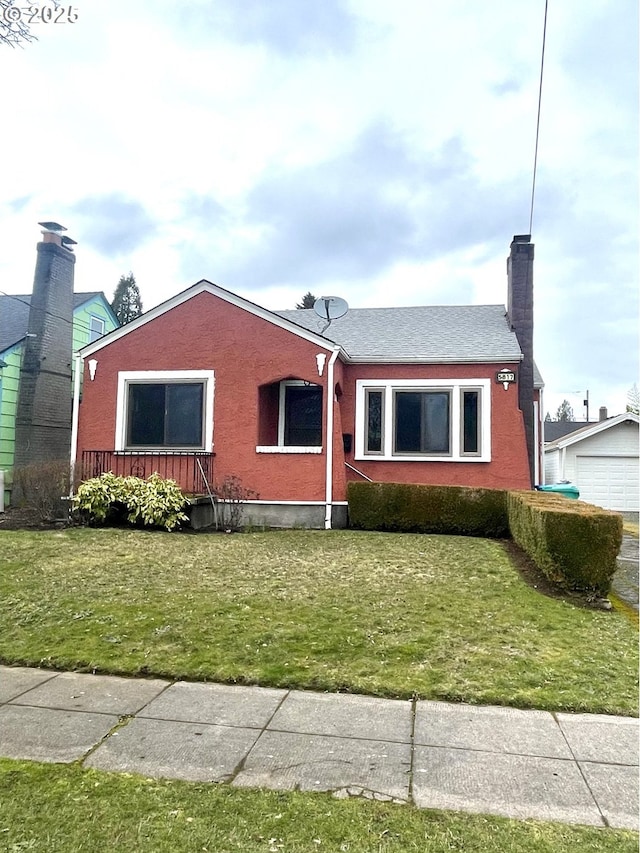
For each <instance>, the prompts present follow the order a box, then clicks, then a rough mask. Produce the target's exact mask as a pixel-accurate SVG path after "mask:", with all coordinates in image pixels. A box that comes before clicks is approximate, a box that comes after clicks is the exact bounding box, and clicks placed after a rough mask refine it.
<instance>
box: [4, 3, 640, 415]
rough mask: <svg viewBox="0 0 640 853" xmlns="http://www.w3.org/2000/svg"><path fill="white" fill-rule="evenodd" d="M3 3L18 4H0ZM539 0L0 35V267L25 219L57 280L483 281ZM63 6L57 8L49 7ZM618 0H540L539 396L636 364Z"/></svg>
mask: <svg viewBox="0 0 640 853" xmlns="http://www.w3.org/2000/svg"><path fill="white" fill-rule="evenodd" d="M16 5H23V6H27V5H28V4H27V3H24V4H18V3H16ZM544 6H545V4H544V0H511V2H508V3H506V2H504V0H482V2H480V0H447V2H446V3H442V2H439V3H436V2H434V0H393V2H391V0H322V2H317V1H316V0H209V2H204V0H188V2H183V3H177V2H169V1H168V0H154V1H153V2H152V0H79V2H78V5H77V6H75V7H74V9H75V11H76V12H77V20H76V21H75V22H74V23H59V24H53V23H50V24H44V23H41V24H39V25H38V26H37V27H36V28H35V29H34V31H35V32H36V34H37V35H38V38H39V40H38V41H37V42H34V43H32V44H29V45H27V46H25V47H24V49H11V48H10V47H6V46H0V74H1V79H2V80H3V86H2V90H3V91H2V94H3V99H2V100H3V104H2V109H3V118H4V121H3V132H2V135H1V136H0V154H1V156H2V192H1V193H0V225H1V228H2V236H3V245H4V250H3V251H2V252H0V290H1V291H4V292H7V293H24V292H29V291H30V289H31V284H32V280H33V270H34V265H35V244H36V242H37V241H38V239H39V228H38V226H37V224H36V223H37V222H38V221H42V220H55V221H58V222H61V223H62V224H63V225H65V226H67V228H68V234H69V236H71V237H73V238H74V239H75V240H77V241H78V246H77V247H76V254H77V263H76V290H103V291H104V292H105V294H106V295H107V297H108V298H112V295H113V291H114V289H115V286H116V284H117V282H118V279H119V277H120V275H122V274H126V273H128V272H129V271H133V273H134V275H135V277H136V280H137V282H138V284H139V286H140V290H141V294H142V300H143V305H144V308H145V309H148V308H151V307H153V306H154V305H156V304H158V303H159V302H162V301H163V300H165V299H166V298H168V297H170V296H172V295H173V294H175V293H177V292H179V291H181V290H183V289H184V288H185V287H187V286H189V285H190V284H193V283H194V282H195V281H198V280H199V279H201V278H207V279H209V280H211V281H213V282H215V283H217V284H219V285H221V286H223V287H225V288H228V289H229V290H232V291H235V292H237V293H239V294H241V295H243V296H245V297H247V298H249V299H251V300H253V301H255V302H257V303H259V304H261V305H264V306H265V307H267V308H271V309H280V308H292V307H294V305H295V302H296V301H298V300H299V299H300V298H301V296H302V295H303V294H304V293H305V292H306V291H308V290H310V291H312V292H313V293H314V294H315V295H316V296H320V295H329V294H331V295H339V296H342V297H344V298H345V299H347V301H348V302H349V304H350V305H351V306H352V307H367V306H390V305H424V304H473V303H478V304H482V303H502V304H504V303H505V301H506V272H505V259H506V256H507V254H508V250H509V243H510V241H511V238H512V236H513V235H514V234H526V233H529V215H530V204H531V183H532V172H533V157H534V144H535V130H536V111H537V103H538V85H539V73H540V58H541V47H542V33H543V21H544ZM65 8H67V7H65ZM637 15H638V12H637V3H636V0H589V3H584V0H549V12H548V23H547V40H546V53H545V72H544V83H543V92H542V117H541V126H540V146H539V155H538V173H537V183H536V201H535V208H534V217H533V229H532V235H533V237H532V239H533V242H534V243H535V246H536V261H535V272H534V277H535V324H536V333H535V346H536V360H537V362H538V365H539V367H540V370H541V371H542V373H543V376H544V379H545V382H546V390H545V409H546V410H549V411H551V413H552V414H554V413H555V410H556V408H557V406H558V405H559V403H560V402H561V401H562V399H563V398H567V399H568V400H569V401H570V403H571V404H572V406H573V408H574V412H575V415H576V418H577V419H583V418H584V416H585V410H584V407H583V405H582V402H583V399H584V397H585V395H586V391H587V390H588V391H589V399H590V403H591V406H590V415H591V417H592V419H595V418H597V414H598V407H599V406H601V405H606V406H608V408H609V414H617V413H619V412H621V411H624V409H625V405H626V402H627V391H628V389H629V388H630V386H631V385H632V384H633V383H634V382H638V378H639V377H638V181H637V166H638V44H637V42H638V21H637Z"/></svg>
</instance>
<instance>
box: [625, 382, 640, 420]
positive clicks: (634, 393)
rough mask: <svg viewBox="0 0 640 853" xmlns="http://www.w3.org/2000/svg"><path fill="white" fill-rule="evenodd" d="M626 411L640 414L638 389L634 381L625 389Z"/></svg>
mask: <svg viewBox="0 0 640 853" xmlns="http://www.w3.org/2000/svg"><path fill="white" fill-rule="evenodd" d="M627 411H628V412H633V413H634V414H635V415H640V391H639V390H638V385H637V384H636V383H635V382H634V383H633V385H632V386H631V388H629V390H628V391H627Z"/></svg>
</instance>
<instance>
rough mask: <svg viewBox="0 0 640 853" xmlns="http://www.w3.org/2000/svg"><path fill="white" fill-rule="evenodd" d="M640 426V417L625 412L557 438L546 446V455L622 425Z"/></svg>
mask: <svg viewBox="0 0 640 853" xmlns="http://www.w3.org/2000/svg"><path fill="white" fill-rule="evenodd" d="M625 422H627V423H634V424H640V417H638V415H636V414H634V413H633V412H624V413H623V414H622V415H616V416H615V418H607V419H606V420H605V421H596V422H595V423H592V424H587V425H586V426H584V427H582V428H581V429H577V430H574V431H573V432H570V433H569V434H568V435H565V436H562V437H560V438H557V439H556V440H555V441H550V442H548V443H547V444H545V446H544V449H545V453H546V452H547V451H550V450H561V449H562V448H563V447H569V446H570V445H572V444H577V443H578V442H580V441H584V439H585V438H591V436H592V435H597V434H598V433H600V432H604V431H605V430H608V429H611V428H612V427H616V426H618V425H619V424H622V423H625Z"/></svg>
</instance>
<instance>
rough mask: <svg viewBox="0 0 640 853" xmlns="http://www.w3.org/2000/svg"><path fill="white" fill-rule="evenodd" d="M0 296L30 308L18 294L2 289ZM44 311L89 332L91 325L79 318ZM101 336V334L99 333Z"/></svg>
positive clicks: (29, 303) (28, 303)
mask: <svg viewBox="0 0 640 853" xmlns="http://www.w3.org/2000/svg"><path fill="white" fill-rule="evenodd" d="M0 296H6V297H8V298H9V299H15V301H16V302H21V303H22V304H23V305H26V306H27V308H31V302H27V300H26V299H21V298H20V297H19V296H15V294H13V293H5V292H4V290H0ZM44 313H45V314H47V315H48V316H49V317H53V318H54V319H56V320H62V322H63V323H69V324H70V325H71V326H74V327H76V328H80V329H84V330H85V331H87V332H91V331H92V329H91V326H90V325H89V324H88V323H85V322H84V321H83V320H79V319H77V318H74V319H72V320H70V319H69V318H68V317H63V316H62V314H54V313H53V311H48V310H47V309H46V308H45V309H44ZM100 337H103V335H100Z"/></svg>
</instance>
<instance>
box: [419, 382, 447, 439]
mask: <svg viewBox="0 0 640 853" xmlns="http://www.w3.org/2000/svg"><path fill="white" fill-rule="evenodd" d="M422 404H423V409H422V412H423V414H422V427H423V435H422V451H423V452H424V453H448V452H449V394H448V393H447V392H446V391H445V392H438V393H431V392H429V393H428V394H423V395H422Z"/></svg>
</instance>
